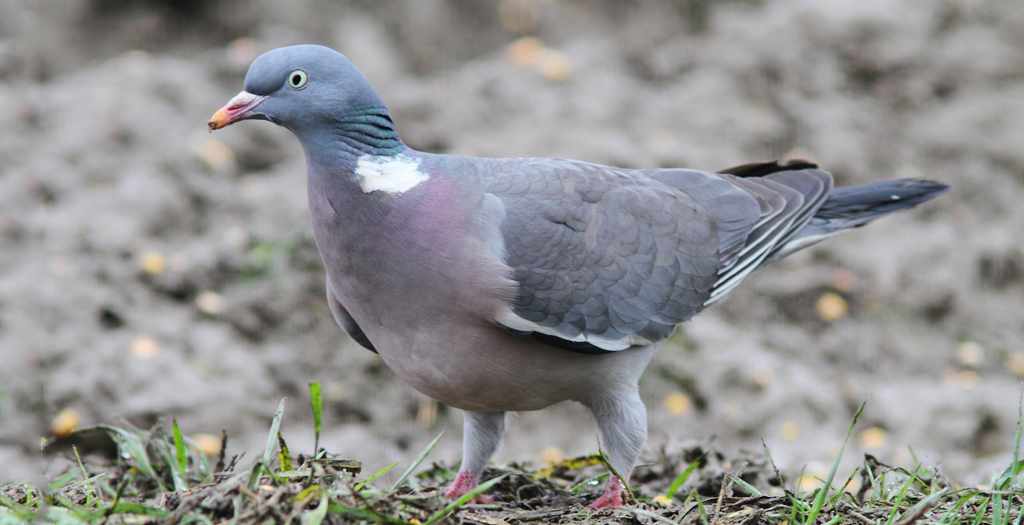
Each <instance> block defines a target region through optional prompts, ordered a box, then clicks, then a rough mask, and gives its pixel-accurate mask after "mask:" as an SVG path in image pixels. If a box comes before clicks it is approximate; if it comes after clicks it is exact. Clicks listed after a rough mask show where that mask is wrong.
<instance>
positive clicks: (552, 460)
mask: <svg viewBox="0 0 1024 525" xmlns="http://www.w3.org/2000/svg"><path fill="white" fill-rule="evenodd" d="M540 457H541V459H542V460H543V461H544V464H545V465H554V464H557V463H561V462H562V461H564V460H565V454H564V453H563V452H562V450H561V449H559V448H557V447H547V448H545V449H544V450H542V451H540Z"/></svg>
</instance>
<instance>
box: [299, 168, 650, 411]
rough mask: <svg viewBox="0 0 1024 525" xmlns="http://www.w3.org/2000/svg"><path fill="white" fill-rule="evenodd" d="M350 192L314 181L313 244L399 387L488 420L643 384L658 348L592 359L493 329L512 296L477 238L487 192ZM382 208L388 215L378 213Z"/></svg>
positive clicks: (442, 184) (429, 188)
mask: <svg viewBox="0 0 1024 525" xmlns="http://www.w3.org/2000/svg"><path fill="white" fill-rule="evenodd" d="M327 186H329V185H327ZM456 188H460V189H456ZM351 189H352V188H348V191H345V190H334V189H332V188H330V187H324V186H323V185H321V184H320V182H318V181H317V178H316V177H311V180H310V206H311V208H312V211H313V214H312V215H313V231H314V237H315V239H316V243H317V247H318V249H319V250H320V254H321V258H322V260H323V263H324V266H325V269H326V271H327V273H328V276H329V278H330V282H331V285H332V287H333V290H332V293H334V294H335V296H336V297H337V298H338V300H339V301H340V302H341V303H342V304H343V305H344V306H345V308H346V309H347V310H348V311H349V313H350V314H351V315H352V317H353V319H354V320H355V321H356V323H357V324H358V325H359V327H360V328H361V329H362V330H363V332H364V333H365V334H366V335H367V337H368V338H369V340H370V341H371V342H372V343H373V345H374V346H375V347H376V348H377V350H378V352H379V354H380V356H381V358H383V359H384V361H385V363H386V364H387V365H388V366H389V368H391V369H392V370H393V371H394V372H395V373H396V375H398V377H400V378H401V379H402V380H403V381H404V382H406V383H408V384H409V385H410V386H412V387H413V388H415V389H416V390H418V391H420V392H421V393H423V394H425V395H427V396H430V397H432V398H434V399H436V400H438V401H441V402H444V403H446V404H449V405H452V406H455V407H458V408H462V409H467V410H491V411H494V410H534V409H540V408H544V407H546V406H549V405H552V404H555V403H558V402H561V401H565V400H578V401H584V400H585V399H586V398H587V397H588V396H590V397H592V396H594V395H600V394H601V393H603V392H609V391H613V390H615V389H617V388H619V387H620V385H621V386H623V387H625V386H627V385H635V384H636V381H637V379H638V378H639V375H640V374H641V373H642V372H643V369H644V368H646V365H647V363H648V362H649V360H650V356H651V355H652V354H653V347H648V348H637V349H632V350H629V351H625V352H618V353H609V354H600V355H585V354H579V353H573V352H567V351H565V350H563V349H560V348H555V347H551V346H547V345H545V344H543V343H541V342H538V341H537V340H536V339H534V338H529V337H522V336H516V335H513V334H510V333H509V332H507V331H506V330H504V329H502V328H501V327H500V326H498V325H497V324H496V323H495V322H494V321H493V320H494V319H495V316H496V315H497V314H498V312H499V311H500V310H501V309H502V308H503V307H505V305H507V304H508V301H510V300H511V299H512V298H513V297H514V294H515V290H514V288H513V286H514V284H513V283H512V282H511V281H510V280H509V279H508V278H507V275H508V268H507V267H506V266H505V265H504V264H503V263H502V262H501V261H500V260H499V259H498V257H497V256H495V255H494V253H493V250H492V249H491V247H490V246H489V245H488V242H487V240H486V238H485V236H483V235H481V232H480V231H477V230H476V229H475V228H476V227H477V226H479V225H480V223H481V222H482V221H480V220H479V217H478V216H477V215H475V214H476V213H477V212H478V206H479V204H480V203H481V202H482V200H483V199H484V197H483V196H482V194H475V195H474V194H470V195H466V194H465V191H466V190H465V189H464V187H457V186H456V185H454V184H451V183H450V181H448V180H446V179H444V178H443V177H431V178H430V179H429V180H425V181H423V182H422V183H421V184H419V185H417V186H416V187H415V188H414V189H412V190H411V191H409V192H407V193H404V194H403V195H401V197H400V198H398V199H391V198H387V199H385V198H383V197H382V196H381V195H377V194H375V193H374V192H370V193H366V194H364V193H362V192H352V191H351ZM459 192H462V193H459ZM438 200H443V201H445V202H446V205H444V206H438V205H437V201H438ZM381 203H385V204H387V206H388V209H377V208H374V207H373V206H376V205H380V204H381ZM455 203H474V204H473V206H472V208H470V207H469V206H468V205H467V206H460V205H458V204H455ZM371 204H372V205H371ZM495 227H496V225H495Z"/></svg>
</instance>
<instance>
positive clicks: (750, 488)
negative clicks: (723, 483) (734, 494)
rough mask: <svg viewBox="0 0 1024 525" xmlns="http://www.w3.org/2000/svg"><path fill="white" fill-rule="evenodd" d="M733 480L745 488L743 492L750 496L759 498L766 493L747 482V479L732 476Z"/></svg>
mask: <svg viewBox="0 0 1024 525" xmlns="http://www.w3.org/2000/svg"><path fill="white" fill-rule="evenodd" d="M732 482H733V483H735V484H736V485H738V486H739V487H740V489H742V490H743V492H746V493H747V494H748V495H750V496H757V497H759V498H760V497H761V496H764V494H763V493H761V491H760V490H757V487H755V486H753V485H751V484H750V483H747V482H746V481H743V480H742V479H740V478H739V477H738V476H732Z"/></svg>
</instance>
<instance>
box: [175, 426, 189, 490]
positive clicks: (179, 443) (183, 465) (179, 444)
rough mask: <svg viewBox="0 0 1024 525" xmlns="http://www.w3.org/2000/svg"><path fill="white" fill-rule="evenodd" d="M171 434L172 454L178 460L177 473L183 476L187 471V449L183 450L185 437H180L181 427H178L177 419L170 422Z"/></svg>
mask: <svg viewBox="0 0 1024 525" xmlns="http://www.w3.org/2000/svg"><path fill="white" fill-rule="evenodd" d="M171 434H172V435H173V437H174V452H175V457H176V458H177V460H178V471H179V472H181V474H182V476H184V474H185V472H186V470H188V449H187V448H185V437H184V436H182V435H181V427H179V426H178V419H177V418H174V419H172V420H171Z"/></svg>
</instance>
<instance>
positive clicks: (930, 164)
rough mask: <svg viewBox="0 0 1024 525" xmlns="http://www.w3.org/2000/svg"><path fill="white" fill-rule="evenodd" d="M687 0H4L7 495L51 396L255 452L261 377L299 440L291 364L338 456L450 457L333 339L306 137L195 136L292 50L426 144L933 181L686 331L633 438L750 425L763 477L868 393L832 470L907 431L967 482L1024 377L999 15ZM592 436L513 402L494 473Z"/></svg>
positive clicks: (342, 339) (991, 466)
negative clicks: (764, 456) (916, 202)
mask: <svg viewBox="0 0 1024 525" xmlns="http://www.w3.org/2000/svg"><path fill="white" fill-rule="evenodd" d="M211 4H212V3H211ZM286 4H287V5H286ZM710 4H711V3H710V2H707V3H705V2H701V1H698V0H691V1H688V2H681V3H679V4H678V5H675V4H671V5H670V4H669V3H667V2H666V3H657V2H643V3H641V2H621V1H611V0H608V1H606V2H581V1H567V2H553V1H544V0H537V1H528V0H505V1H502V2H500V3H498V2H495V3H491V2H440V1H417V2H408V3H398V2H394V3H392V2H387V3H385V2H370V1H357V2H350V3H349V5H338V3H336V2H327V1H326V0H324V1H317V2H307V3H304V4H302V5H293V3H291V2H288V3H284V2H271V1H269V0H267V1H259V2H241V1H229V2H222V3H216V4H214V5H212V6H210V7H203V6H205V5H206V3H204V2H178V3H176V4H175V5H177V6H178V7H176V8H173V9H171V8H166V7H161V6H162V5H163V3H161V2H136V3H133V4H131V5H133V6H134V7H132V8H124V7H119V5H120V4H119V3H117V2H111V1H101V0H92V1H86V0H73V1H68V2H55V3H44V2H31V1H29V0H23V1H20V0H0V133H2V135H0V243H2V244H0V246H2V249H0V465H2V466H0V481H5V480H14V479H28V480H36V479H40V478H41V477H42V476H44V475H45V474H48V473H52V472H54V471H56V470H58V469H60V468H61V467H62V466H63V465H64V463H63V460H60V459H52V458H43V457H41V456H40V455H39V454H38V452H37V450H38V445H39V439H40V437H41V436H46V435H49V434H50V432H51V424H52V422H53V420H54V418H56V417H57V415H58V414H59V413H60V412H62V411H65V412H64V415H63V416H62V417H63V420H64V421H70V420H73V419H74V418H75V416H77V418H78V420H79V424H80V425H89V424H94V423H101V422H118V421H121V420H128V421H130V422H132V423H134V424H136V425H140V426H148V425H149V424H152V423H153V422H155V421H157V420H163V421H166V418H168V417H170V416H175V417H177V419H178V420H179V422H180V423H181V425H182V427H183V428H184V430H185V431H186V433H189V434H192V435H199V434H204V433H205V434H218V433H219V432H220V430H221V429H226V430H227V432H228V434H229V435H230V436H231V438H232V441H231V447H233V448H235V450H236V451H238V450H249V451H250V454H251V453H253V451H255V450H258V449H259V448H260V442H261V441H262V440H264V439H265V436H266V427H267V423H268V420H269V416H270V414H271V413H272V412H273V409H274V407H275V406H276V402H277V399H279V398H281V397H285V396H287V397H289V398H290V400H291V407H292V408H290V410H289V411H288V419H287V421H286V423H285V426H284V433H285V434H286V435H287V436H288V437H289V441H290V442H291V443H292V446H293V448H294V449H309V448H311V447H312V435H311V434H312V433H311V432H310V430H309V428H310V423H309V419H310V417H309V415H308V414H307V412H306V411H305V410H304V409H303V407H304V405H305V402H304V392H305V389H306V383H307V382H308V381H310V380H314V379H316V380H320V381H322V382H323V384H324V388H325V394H326V396H327V402H328V415H327V422H326V423H327V427H328V430H327V431H326V434H325V437H324V438H323V442H324V443H325V444H327V446H328V447H329V448H330V449H331V450H332V451H333V452H335V453H339V454H341V455H348V456H352V457H358V458H360V459H362V460H363V462H364V464H365V465H366V468H367V469H368V470H369V471H373V470H376V468H378V467H379V466H382V465H384V464H386V463H389V462H391V461H395V460H403V461H407V460H408V459H409V458H410V457H411V456H413V455H415V453H416V451H418V450H419V449H420V448H421V447H422V446H423V445H424V444H425V443H426V442H427V441H429V440H430V438H431V437H432V436H433V435H434V434H436V433H437V432H438V431H439V430H440V429H442V428H447V429H448V432H447V434H446V435H445V437H444V439H443V440H442V443H441V446H440V447H439V449H438V451H437V452H436V453H435V456H434V457H436V458H438V459H444V460H446V461H453V460H455V459H456V458H457V457H458V452H457V451H458V448H459V437H460V432H459V423H460V415H459V414H458V411H455V410H448V409H445V408H444V407H436V406H434V405H432V404H431V403H430V402H428V401H426V400H425V399H424V398H423V397H422V396H420V395H419V394H417V393H416V392H414V391H412V390H411V389H409V388H407V387H405V386H404V385H402V384H400V383H399V382H398V381H396V380H395V378H394V377H393V375H392V374H391V373H390V372H389V371H388V370H387V369H386V368H384V367H383V365H382V363H381V362H380V361H379V360H378V359H377V358H376V357H375V356H374V355H372V354H370V353H368V352H366V351H364V350H362V349H360V348H359V347H357V346H356V345H355V344H354V343H352V342H351V341H349V340H348V339H347V338H346V336H344V335H343V334H342V333H341V332H340V331H339V330H338V329H337V328H336V327H335V326H334V324H333V321H332V320H331V318H330V313H329V311H328V309H327V305H326V303H325V302H324V300H323V291H322V282H323V280H322V279H323V278H322V273H321V269H320V266H319V261H318V259H317V254H316V250H315V248H314V247H313V244H312V240H311V236H310V231H309V226H308V217H307V211H306V202H305V199H306V195H305V187H304V180H305V179H304V165H303V159H302V156H301V152H300V150H299V148H298V145H297V144H296V143H295V142H294V140H293V139H292V138H291V137H290V136H289V135H288V134H287V132H285V131H284V130H280V129H276V128H274V127H272V126H270V125H268V124H262V123H260V124H249V125H245V126H238V127H234V128H230V129H228V130H226V131H224V132H220V133H218V134H216V135H209V134H208V133H207V132H206V124H205V123H206V119H207V117H208V116H209V114H210V113H211V112H212V111H213V110H214V109H216V108H217V107H219V106H220V105H221V104H222V103H223V102H224V101H226V100H227V99H228V98H229V97H230V96H231V95H233V94H234V93H236V92H237V91H238V90H239V89H240V87H241V79H242V76H243V74H244V72H245V69H246V66H247V65H248V63H249V61H250V60H251V59H252V58H253V57H254V56H255V55H256V54H258V53H259V52H262V51H263V50H266V49H269V48H272V47H276V46H280V45H285V44H290V43H295V42H303V41H313V42H322V43H326V44H328V45H331V46H333V47H336V48H338V49H339V50H341V51H342V52H344V53H346V54H347V55H349V57H350V58H352V59H353V61H354V62H355V63H356V64H358V65H359V66H360V67H362V68H363V70H364V72H365V73H366V74H367V75H368V76H369V77H370V78H371V80H372V81H373V82H374V83H375V84H376V86H377V87H378V89H379V91H380V92H381V93H382V95H383V97H384V99H385V100H386V101H388V102H389V104H390V105H391V107H392V110H393V112H394V116H395V120H396V121H397V123H398V125H399V128H400V130H401V131H402V133H403V136H404V137H405V139H406V141H407V142H408V143H409V144H410V145H412V146H413V147H417V148H421V149H428V150H432V151H452V152H459V153H463V154H478V155H490V156H519V155H549V156H560V157H572V158H580V159H586V160H590V161H595V162H603V163H610V164H616V165H623V166H637V167H639V166H687V167H697V168H706V169H715V168H724V167H727V166H729V165H732V164H738V163H742V162H746V161H751V160H766V159H771V158H777V157H784V156H801V157H807V158H811V159H813V160H816V161H818V162H820V163H822V164H823V165H824V166H826V167H827V168H829V169H830V170H832V171H833V173H834V174H835V175H836V177H837V179H838V180H839V182H840V183H860V182H866V181H870V180H877V179H883V178H892V177H927V178H932V179H936V180H939V181H942V182H946V183H949V184H951V185H952V186H953V191H952V192H950V193H949V194H947V195H945V196H944V197H942V198H941V199H939V200H938V201H936V202H934V203H930V204H928V205H927V206H925V207H923V208H921V209H919V210H916V211H915V212H914V213H910V214H904V215H901V216H899V217H892V218H889V219H886V220H884V221H883V222H880V223H876V224H873V225H871V226H870V227H868V228H865V229H864V230H862V231H858V232H854V233H851V234H848V235H846V236H844V237H841V238H838V239H834V240H832V241H831V242H828V243H827V244H825V245H823V246H821V247H819V248H816V249H813V250H809V251H807V252H804V253H801V254H798V255H797V256H794V257H792V258H790V259H788V260H786V261H785V262H783V263H781V264H778V265H776V266H775V267H774V268H770V269H768V270H765V271H762V272H759V273H758V274H757V275H755V276H753V277H752V278H750V279H749V280H748V281H747V283H745V285H744V286H742V287H741V289H740V290H739V291H737V292H735V293H734V294H733V295H732V297H731V298H730V299H729V300H727V301H725V302H724V303H723V304H721V305H719V306H716V307H715V308H712V309H711V310H710V311H708V312H706V313H704V314H702V315H701V316H699V317H698V318H697V319H696V320H694V321H693V322H691V323H690V324H688V325H687V326H686V330H685V334H684V336H683V337H681V338H679V340H678V342H679V344H678V345H677V346H673V347H670V348H667V349H666V350H665V351H663V352H662V353H661V354H660V355H659V356H658V357H657V358H656V360H655V362H654V364H653V365H652V367H651V369H650V370H649V372H648V374H647V376H646V379H645V382H644V384H643V393H644V396H645V399H646V400H647V402H648V405H649V407H650V414H651V439H650V442H649V445H648V449H649V451H650V452H651V453H653V452H654V451H656V450H658V449H659V448H661V447H664V446H668V447H669V448H672V447H678V443H680V442H682V441H686V440H701V441H705V440H709V439H712V438H714V439H715V440H716V446H718V447H719V448H723V449H725V450H737V449H739V448H748V449H755V450H757V449H759V448H760V446H761V437H762V436H763V437H764V438H765V439H766V441H767V443H768V446H769V447H770V449H771V451H772V454H773V456H774V458H775V461H776V462H777V463H778V464H779V465H780V466H781V467H782V468H783V469H784V470H786V471H789V472H795V471H798V470H800V469H801V468H802V467H803V466H805V465H806V466H807V471H808V472H810V473H823V471H824V470H825V469H826V468H827V465H828V464H829V463H830V461H831V458H832V456H833V454H834V453H835V451H836V450H837V449H838V447H839V445H840V443H841V441H842V437H843V435H844V433H845V429H846V426H847V424H848V422H849V420H850V418H851V416H852V414H853V412H854V410H855V409H856V407H857V405H858V404H859V403H860V402H861V401H867V402H868V407H867V411H866V413H865V419H864V422H863V423H862V425H861V426H860V428H861V430H860V432H859V433H858V436H857V439H856V441H855V442H854V444H853V445H854V446H853V448H852V450H851V451H850V452H849V453H848V456H849V458H850V461H851V462H852V461H859V460H858V458H859V456H860V455H861V453H863V452H865V451H867V452H871V453H872V454H875V455H876V456H878V457H879V458H880V459H881V460H883V461H887V462H892V463H899V464H904V463H908V462H909V461H910V452H909V450H908V447H912V449H913V452H914V453H915V454H917V456H918V457H920V458H921V459H922V460H923V461H925V462H926V463H930V464H936V465H939V466H941V467H942V468H943V469H944V471H945V472H946V474H948V475H950V476H951V477H954V478H957V479H960V480H962V481H964V482H967V483H973V482H978V481H985V480H987V479H988V477H989V476H990V475H991V474H992V473H994V472H995V471H996V470H997V469H998V468H1000V467H1001V466H1002V465H1005V464H1006V456H1007V454H1008V451H1009V448H1010V444H1011V437H1012V434H1013V425H1014V422H1015V420H1016V417H1017V399H1018V395H1019V393H1020V391H1021V384H1020V381H1021V377H1022V376H1024V343H1022V341H1024V251H1022V250H1024V248H1022V246H1024V243H1022V241H1024V233H1022V230H1024V207H1022V206H1021V205H1020V203H1021V202H1024V148H1021V147H1020V145H1021V144H1024V10H1021V9H1020V8H1019V6H1017V5H1016V4H1015V3H1014V2H1004V1H998V0H995V1H989V2H984V1H953V0H949V1H946V2H943V1H933V2H910V3H900V4H899V5H898V6H897V5H896V4H894V3H893V2H891V1H889V0H861V1H859V2H812V1H806V2H754V1H728V2H716V3H715V4H714V6H709V5H710ZM527 35H532V36H535V37H536V38H537V40H521V37H523V36H527ZM823 296H824V297H825V299H821V298H822V297H823ZM844 307H845V311H844V309H843V308H844ZM829 319H832V320H829ZM67 410H70V411H71V412H68V411H67ZM591 428H592V427H591V423H590V421H589V420H588V418H587V417H586V414H585V412H584V411H583V410H582V409H581V408H579V407H575V406H569V405H567V406H558V407H554V408H552V409H549V410H546V411H543V412H537V413H528V414H521V415H519V416H518V417H517V418H516V419H515V420H514V422H513V424H512V426H511V431H510V433H509V435H508V439H507V441H506V445H505V447H504V448H503V450H502V452H501V453H500V457H499V460H500V461H509V460H526V461H533V462H535V463H541V462H543V461H544V459H545V458H547V459H551V458H553V457H555V456H557V455H558V454H559V453H561V454H564V455H572V454H581V453H587V452H592V451H593V450H594V449H595V448H596V437H594V434H593V433H592V432H591V431H590V429H591ZM581 429H587V431H585V432H583V431H581Z"/></svg>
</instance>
